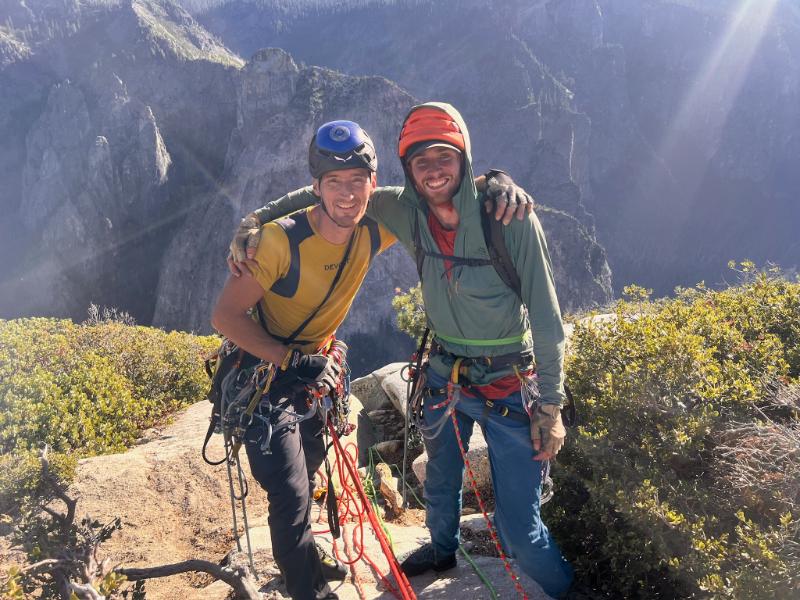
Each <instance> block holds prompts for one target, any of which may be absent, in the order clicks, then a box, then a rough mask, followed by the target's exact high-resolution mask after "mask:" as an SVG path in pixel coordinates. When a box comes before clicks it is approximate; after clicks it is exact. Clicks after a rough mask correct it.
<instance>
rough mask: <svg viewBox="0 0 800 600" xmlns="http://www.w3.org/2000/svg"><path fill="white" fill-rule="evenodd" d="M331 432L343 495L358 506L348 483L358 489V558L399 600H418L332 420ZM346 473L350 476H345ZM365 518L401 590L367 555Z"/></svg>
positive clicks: (329, 424)
mask: <svg viewBox="0 0 800 600" xmlns="http://www.w3.org/2000/svg"><path fill="white" fill-rule="evenodd" d="M327 427H328V430H329V431H330V434H331V439H332V440H333V447H334V450H335V452H336V462H337V466H338V470H339V483H340V485H341V487H342V494H343V495H345V493H346V496H345V497H346V498H348V499H349V500H352V502H353V505H354V506H358V503H356V502H355V497H354V494H353V493H352V490H351V488H350V485H348V482H351V483H352V485H353V487H355V495H357V496H358V499H359V500H360V505H361V509H360V510H356V511H355V514H356V515H358V516H359V523H360V525H361V526H360V527H358V528H356V530H355V531H354V532H353V544H354V545H355V546H357V547H360V550H359V558H365V562H367V563H368V564H369V565H370V566H371V567H372V568H373V569H375V571H376V572H377V573H378V575H379V576H380V579H381V582H382V583H383V584H384V586H386V587H387V589H389V590H390V591H391V592H392V593H393V594H394V595H395V596H397V597H398V598H399V599H400V600H416V598H417V596H416V594H415V593H414V590H413V588H412V587H411V584H409V582H408V579H407V578H406V576H405V573H403V571H402V569H401V568H400V563H398V562H397V557H395V555H394V552H392V548H391V546H390V545H389V542H388V540H387V539H386V534H385V533H384V531H383V528H382V527H381V525H380V523H379V522H378V517H377V516H376V515H375V511H374V510H373V508H372V504H371V503H370V501H369V498H367V494H366V493H365V492H364V487H363V485H362V484H361V479H360V478H359V476H358V471H357V470H356V468H355V466H354V464H353V457H352V456H350V454H348V453H347V452H345V450H344V449H343V448H342V444H341V442H340V441H339V436H338V435H336V430H335V429H334V427H333V424H332V423H331V422H330V421H329V422H328V423H327ZM345 471H346V474H347V475H348V476H349V477H345ZM347 504H348V506H347V514H352V513H351V509H350V506H349V502H348V503H347ZM365 515H366V517H367V520H368V521H369V524H370V526H371V527H372V531H373V532H374V534H375V537H376V538H377V540H378V543H379V544H380V547H381V550H382V551H383V554H384V556H385V557H386V561H387V562H388V563H389V570H390V572H391V574H392V575H393V576H394V579H395V581H396V582H397V587H398V589H397V590H395V589H394V588H393V586H392V584H391V583H390V582H389V580H388V579H387V578H386V577H385V576H384V575H383V574H381V572H380V570H379V569H378V568H377V566H376V565H375V563H374V562H373V561H372V560H371V559H369V558H368V557H366V554H365V553H364V547H363V543H364V537H363V517H364V516H365ZM359 529H360V530H361V540H360V543H358V542H356V541H355V535H356V531H358V530H359Z"/></svg>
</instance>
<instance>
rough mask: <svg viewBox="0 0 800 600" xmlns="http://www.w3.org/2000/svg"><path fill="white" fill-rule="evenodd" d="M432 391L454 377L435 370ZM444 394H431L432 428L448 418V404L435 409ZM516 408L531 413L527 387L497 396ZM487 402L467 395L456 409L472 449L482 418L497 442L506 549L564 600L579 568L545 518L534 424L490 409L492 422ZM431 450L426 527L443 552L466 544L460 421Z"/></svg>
mask: <svg viewBox="0 0 800 600" xmlns="http://www.w3.org/2000/svg"><path fill="white" fill-rule="evenodd" d="M427 377H428V380H427V385H428V387H429V389H432V390H436V389H440V388H444V387H445V386H446V384H447V380H446V379H445V378H444V377H442V376H440V375H438V374H437V373H434V372H433V370H432V369H428V371H427ZM444 398H445V397H444V395H442V394H440V395H434V396H431V395H428V394H426V396H425V400H424V414H425V422H426V424H428V425H432V424H434V423H437V422H438V421H439V419H441V417H442V415H443V414H444V411H445V410H446V407H442V408H438V409H431V406H433V405H435V404H438V403H440V402H442V401H443V400H444ZM495 405H496V406H507V407H508V409H509V410H510V411H514V412H517V413H522V414H524V412H525V410H524V408H523V405H522V398H521V395H520V393H519V392H515V393H513V394H511V395H510V396H508V397H506V398H504V399H502V400H496V401H495ZM483 413H484V402H483V401H482V400H480V399H479V398H471V397H469V396H466V395H464V394H462V395H461V400H460V401H459V403H458V405H457V407H456V418H457V421H458V429H459V433H460V434H461V439H462V441H463V442H464V446H465V450H466V449H468V447H469V439H470V436H471V435H472V427H473V425H474V423H475V422H476V421H477V422H478V424H479V425H480V427H481V429H482V430H483V435H484V437H485V438H486V444H487V445H488V447H489V464H490V466H491V473H492V484H493V487H494V497H495V514H494V524H495V527H496V528H497V532H498V534H499V536H500V541H501V543H502V545H503V550H504V551H505V552H506V554H508V555H509V556H512V557H514V558H516V560H517V562H518V563H519V565H520V567H521V569H522V570H523V572H525V573H526V574H527V575H528V576H529V577H531V578H532V579H534V580H536V582H537V583H539V585H541V586H542V589H544V591H545V592H546V593H547V594H549V595H550V596H553V597H555V598H557V597H558V596H559V595H561V594H563V593H564V592H566V590H567V588H569V586H570V583H571V582H572V578H573V571H572V567H571V566H570V565H569V563H568V562H567V561H566V560H565V559H564V557H563V556H561V551H560V550H559V549H558V546H557V545H556V542H555V540H553V538H552V536H551V535H550V532H549V531H548V530H547V527H546V526H545V524H544V523H542V519H541V515H540V512H539V498H540V493H541V483H542V463H541V462H539V461H534V460H533V456H534V454H535V452H534V450H533V443H532V442H531V438H530V426H529V424H528V423H525V422H521V421H518V420H515V419H512V418H509V417H504V416H501V415H500V414H499V413H497V412H496V411H490V412H489V413H488V414H487V415H486V417H485V419H484V417H483ZM425 449H426V451H427V453H428V466H427V474H426V476H425V502H426V510H427V512H426V518H425V524H426V525H427V526H428V529H429V530H430V533H431V542H432V543H433V548H434V551H435V552H436V554H437V555H439V556H442V555H448V554H453V553H455V551H456V550H457V549H458V544H459V521H460V517H461V487H462V480H463V475H464V461H463V459H462V457H461V451H460V450H459V448H458V441H457V440H456V435H455V431H454V430H453V422H452V419H450V418H448V420H447V423H446V425H445V426H444V427H443V428H442V430H441V432H440V433H439V435H438V436H436V437H434V438H432V439H427V438H426V439H425Z"/></svg>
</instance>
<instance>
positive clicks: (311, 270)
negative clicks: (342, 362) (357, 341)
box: [251, 208, 397, 352]
mask: <svg viewBox="0 0 800 600" xmlns="http://www.w3.org/2000/svg"><path fill="white" fill-rule="evenodd" d="M311 210H312V209H311V208H309V209H306V210H304V211H302V212H298V213H295V214H293V215H291V216H289V217H287V218H285V219H281V220H280V221H276V222H274V223H267V224H266V225H264V226H263V227H262V228H261V241H260V242H259V245H258V250H257V252H256V257H255V261H256V263H257V266H256V267H254V268H252V269H251V271H252V273H253V276H254V277H255V279H256V281H258V283H259V284H260V285H261V287H262V288H264V297H263V299H262V300H261V308H262V309H263V313H264V317H265V320H266V322H267V329H268V331H269V333H270V334H271V335H272V336H273V337H275V338H276V339H279V340H281V341H283V340H282V338H286V337H288V336H289V335H290V334H291V333H292V332H294V330H295V329H296V328H297V327H298V326H299V325H300V324H301V323H302V322H303V321H305V320H306V319H307V318H308V316H309V315H310V314H311V313H312V312H313V311H314V309H316V308H317V306H319V304H320V302H322V300H323V298H324V297H325V295H326V294H327V293H328V290H329V289H330V287H331V283H332V282H333V278H334V277H335V276H336V272H337V270H338V269H339V264H340V263H341V262H342V259H343V258H344V253H345V250H346V249H347V243H346V242H345V243H344V244H332V243H331V242H329V241H327V240H326V239H325V238H324V237H322V236H321V235H320V234H319V233H318V232H317V231H316V230H315V229H314V226H313V224H312V223H311V219H309V216H308V215H309V212H310V211H311ZM354 235H355V239H354V240H353V247H352V249H351V251H350V256H349V258H348V260H347V265H346V266H345V272H344V273H342V276H341V277H340V278H339V281H338V282H337V284H336V288H335V289H334V290H333V293H332V294H331V296H330V298H328V300H327V301H326V302H325V305H324V306H322V307H321V308H320V309H319V311H318V312H317V314H316V315H315V316H314V318H313V319H311V321H310V322H309V323H308V325H306V326H305V328H304V329H303V330H302V331H301V332H300V333H299V334H298V336H297V338H296V340H295V343H294V344H293V345H295V346H299V347H300V349H301V350H302V351H303V352H313V351H315V350H316V349H317V348H318V347H319V346H320V344H322V342H324V341H325V340H326V339H327V338H329V337H330V336H331V335H332V334H333V333H334V332H335V331H336V329H337V328H338V327H339V325H341V323H342V321H344V318H345V317H346V316H347V312H348V311H349V310H350V306H351V305H352V303H353V299H354V298H355V296H356V293H357V292H358V290H359V288H360V287H361V283H362V282H363V281H364V277H366V275H367V270H368V269H369V265H370V261H371V259H372V257H373V256H375V255H377V254H379V253H381V252H383V251H384V250H386V249H387V248H388V247H389V246H391V245H392V244H393V243H394V242H395V241H396V239H397V238H395V237H394V236H393V235H392V234H391V233H389V231H388V230H387V229H385V228H384V227H383V225H378V223H376V222H375V221H373V220H372V219H370V218H369V217H364V219H362V221H361V222H360V223H359V224H358V226H357V227H356V230H355V234H354Z"/></svg>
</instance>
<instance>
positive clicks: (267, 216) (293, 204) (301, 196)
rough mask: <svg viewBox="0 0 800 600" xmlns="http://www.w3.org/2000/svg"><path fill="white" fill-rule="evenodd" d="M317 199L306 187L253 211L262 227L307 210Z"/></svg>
mask: <svg viewBox="0 0 800 600" xmlns="http://www.w3.org/2000/svg"><path fill="white" fill-rule="evenodd" d="M318 200H319V198H318V197H317V196H316V195H315V194H314V191H313V189H312V188H311V186H310V185H309V186H306V187H303V188H300V189H298V190H294V191H292V192H289V193H288V194H286V195H285V196H281V197H280V198H278V199H277V200H273V201H272V202H268V203H267V204H265V205H264V206H262V207H261V208H259V209H257V210H256V211H255V215H256V216H257V217H258V220H259V222H260V223H261V224H262V225H263V224H265V223H270V222H272V221H274V220H276V219H280V218H281V217H285V216H287V215H290V214H292V213H293V212H297V211H298V210H302V209H304V208H308V207H309V206H312V205H314V204H316V203H317V201H318Z"/></svg>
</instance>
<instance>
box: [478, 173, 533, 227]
mask: <svg viewBox="0 0 800 600" xmlns="http://www.w3.org/2000/svg"><path fill="white" fill-rule="evenodd" d="M486 196H487V198H489V199H491V200H494V202H495V207H496V208H495V213H494V218H495V219H497V220H498V221H499V220H500V219H502V220H503V223H504V224H505V225H508V224H509V223H510V222H511V219H513V218H514V215H516V217H517V219H520V220H521V219H523V218H524V217H525V215H526V214H527V213H529V212H530V211H532V210H533V207H534V201H533V197H532V196H531V195H530V194H528V192H526V191H525V190H524V189H522V188H521V187H519V186H518V185H517V184H516V183H514V180H513V179H512V178H511V176H510V175H509V174H508V173H506V172H504V171H498V170H496V169H493V170H491V171H489V172H488V173H486ZM491 210H492V204H491V202H487V203H486V212H491Z"/></svg>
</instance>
